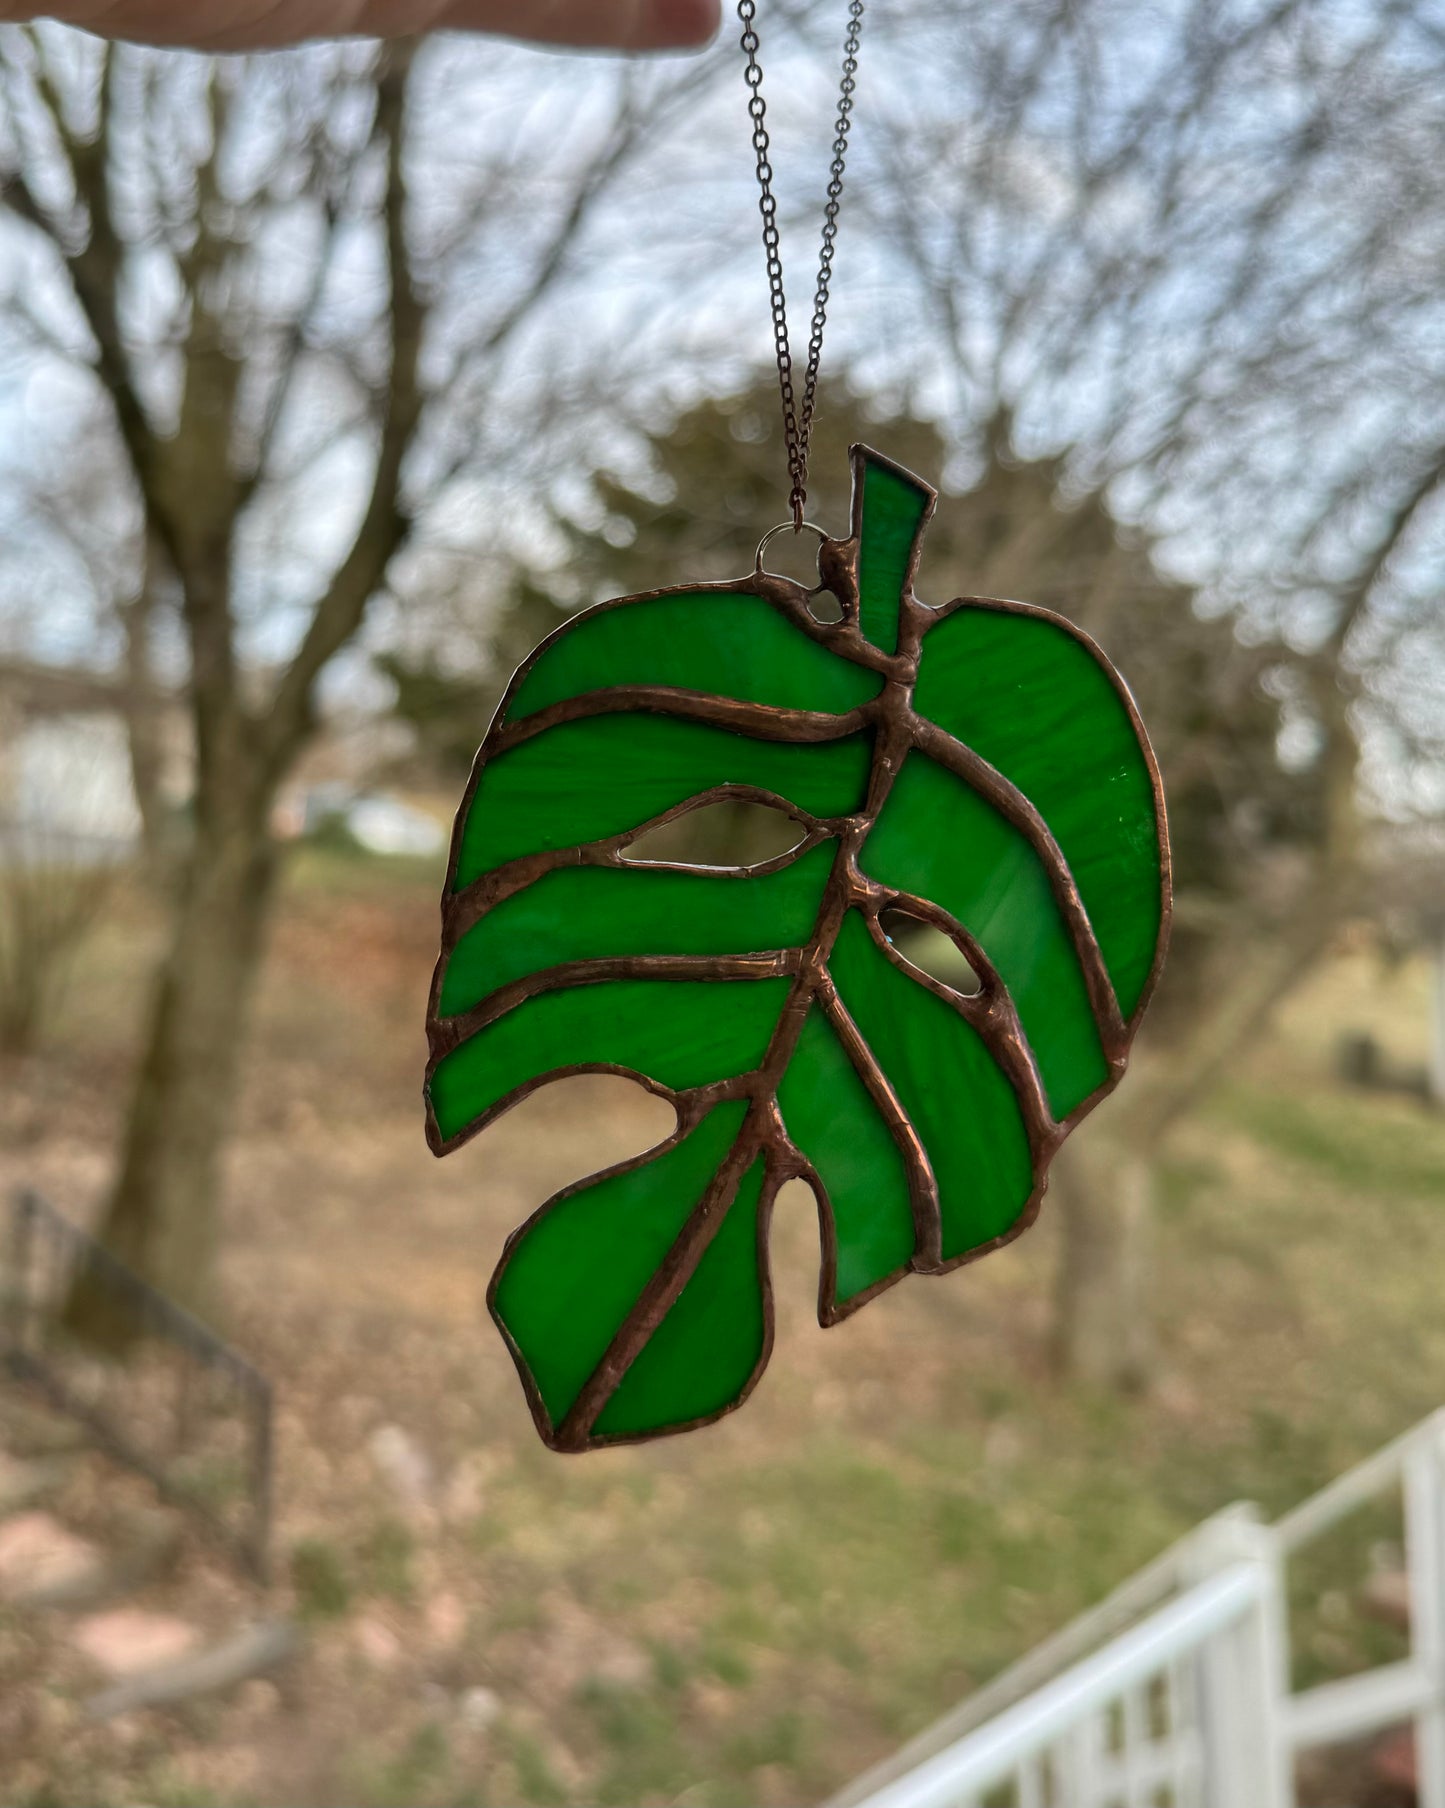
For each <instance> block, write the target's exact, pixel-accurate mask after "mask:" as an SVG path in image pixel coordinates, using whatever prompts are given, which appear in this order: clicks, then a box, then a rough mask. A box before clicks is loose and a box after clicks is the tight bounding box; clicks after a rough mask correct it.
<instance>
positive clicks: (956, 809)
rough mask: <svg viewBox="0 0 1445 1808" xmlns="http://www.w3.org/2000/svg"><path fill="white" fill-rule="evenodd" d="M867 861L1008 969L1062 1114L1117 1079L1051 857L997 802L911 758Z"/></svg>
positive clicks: (867, 847) (885, 880)
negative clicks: (1054, 882) (1045, 858)
mask: <svg viewBox="0 0 1445 1808" xmlns="http://www.w3.org/2000/svg"><path fill="white" fill-rule="evenodd" d="M860 863H861V865H862V866H863V869H864V871H865V872H866V873H867V874H868V875H869V877H870V878H873V879H876V880H878V881H879V882H880V883H881V884H883V885H889V886H895V887H897V889H898V890H900V891H907V892H913V893H914V894H915V895H917V896H919V897H924V898H928V899H931V900H932V902H933V903H935V904H938V905H940V906H941V907H942V908H943V909H944V910H946V911H947V912H948V913H949V915H950V916H952V917H955V918H956V919H957V920H958V922H960V923H961V924H962V925H963V927H964V928H965V929H967V930H968V932H969V933H970V934H971V935H972V936H973V937H974V938H975V939H976V940H977V942H978V944H979V946H980V947H981V948H982V949H983V951H984V953H985V954H986V955H987V956H988V958H989V959H990V960H991V961H992V962H993V964H994V965H995V967H997V968H998V972H999V977H1000V978H1001V979H1002V980H1003V982H1004V984H1005V985H1006V986H1007V987H1008V991H1009V996H1010V997H1011V998H1012V1000H1013V1004H1014V1009H1015V1010H1016V1011H1017V1012H1018V1015H1019V1021H1020V1023H1021V1024H1022V1025H1023V1031H1024V1034H1025V1036H1026V1037H1027V1038H1028V1042H1029V1046H1030V1048H1031V1049H1032V1050H1033V1054H1034V1059H1035V1060H1036V1061H1037V1063H1038V1067H1039V1073H1040V1076H1041V1077H1042V1079H1043V1082H1044V1091H1045V1092H1046V1094H1047V1095H1048V1100H1049V1108H1050V1110H1051V1111H1052V1112H1053V1114H1054V1116H1055V1117H1056V1118H1058V1119H1060V1120H1062V1119H1063V1118H1065V1117H1067V1116H1068V1114H1069V1113H1070V1112H1071V1111H1072V1110H1073V1109H1074V1108H1075V1106H1077V1105H1079V1104H1081V1103H1082V1102H1083V1100H1084V1099H1086V1098H1087V1097H1088V1096H1089V1094H1090V1093H1092V1092H1094V1091H1095V1090H1097V1088H1098V1087H1100V1086H1102V1085H1103V1084H1104V1082H1105V1081H1106V1080H1107V1079H1108V1077H1109V1068H1108V1063H1107V1061H1106V1060H1105V1058H1104V1050H1103V1045H1102V1043H1101V1042H1100V1039H1099V1027H1098V1023H1097V1021H1096V1019H1095V1017H1094V1009H1093V1005H1092V1004H1091V1003H1090V1000H1089V994H1088V991H1087V989H1086V987H1085V984H1084V976H1083V972H1082V970H1081V968H1080V966H1079V960H1078V955H1077V954H1076V952H1075V950H1074V944H1073V941H1072V938H1071V937H1070V935H1069V932H1068V929H1067V928H1066V926H1065V924H1064V919H1063V916H1062V914H1061V913H1060V911H1059V907H1058V904H1057V902H1056V900H1055V898H1054V894H1053V891H1052V889H1051V887H1050V884H1049V877H1048V874H1047V872H1046V870H1045V868H1044V865H1043V862H1042V861H1041V860H1040V859H1039V857H1038V855H1037V854H1036V853H1035V852H1034V850H1033V848H1032V847H1031V846H1030V845H1029V843H1028V841H1027V840H1026V838H1025V837H1024V836H1023V835H1022V834H1021V833H1020V832H1019V831H1018V830H1017V829H1016V828H1014V826H1013V824H1012V823H1010V822H1008V821H1007V820H1006V819H1005V818H1004V817H1003V816H1001V815H1000V814H999V812H998V811H997V810H996V809H994V807H993V805H992V804H990V803H988V802H987V801H986V800H985V799H984V798H982V797H980V796H979V795H978V793H977V792H976V791H974V790H972V789H971V788H970V787H969V786H968V785H966V784H965V783H964V782H963V780H962V779H959V778H955V777H954V775H953V774H952V773H951V772H946V771H945V770H944V769H943V767H941V766H939V765H937V764H936V763H935V762H934V761H933V760H930V759H928V758H927V757H926V755H924V754H921V753H917V752H914V753H910V754H909V755H908V757H907V758H906V759H905V760H904V762H903V766H902V768H901V770H900V771H899V774H898V777H897V778H896V780H895V781H894V785H893V789H892V791H891V792H890V793H889V795H888V801H887V802H886V803H885V804H884V806H883V809H882V811H881V813H880V814H879V818H878V821H877V822H876V823H875V824H874V826H873V830H872V833H871V834H870V835H869V836H868V839H867V841H866V842H865V843H864V844H863V851H862V853H861V855H860Z"/></svg>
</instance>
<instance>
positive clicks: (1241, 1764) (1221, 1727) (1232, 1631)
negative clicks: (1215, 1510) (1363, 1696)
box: [1193, 1514, 1294, 1808]
mask: <svg viewBox="0 0 1445 1808" xmlns="http://www.w3.org/2000/svg"><path fill="white" fill-rule="evenodd" d="M1193 1561H1194V1565H1197V1568H1198V1573H1199V1574H1200V1575H1201V1576H1204V1575H1210V1574H1213V1573H1215V1572H1216V1571H1218V1570H1219V1569H1221V1568H1223V1567H1225V1566H1226V1565H1228V1564H1236V1563H1240V1562H1248V1563H1253V1564H1257V1565H1258V1566H1259V1567H1260V1569H1261V1571H1262V1572H1263V1576H1264V1581H1265V1586H1264V1588H1263V1590H1262V1592H1261V1595H1260V1598H1259V1601H1258V1602H1257V1603H1256V1605H1255V1606H1254V1607H1253V1608H1252V1609H1251V1611H1250V1612H1249V1613H1248V1614H1247V1615H1245V1617H1244V1618H1243V1619H1242V1620H1241V1621H1239V1622H1238V1624H1236V1625H1234V1626H1229V1627H1226V1628H1225V1629H1224V1630H1223V1631H1222V1632H1218V1633H1215V1634H1214V1636H1213V1637H1212V1638H1211V1639H1210V1640H1209V1642H1208V1643H1207V1645H1205V1647H1204V1648H1203V1650H1202V1651H1201V1652H1200V1656H1199V1695H1200V1699H1199V1728H1200V1742H1201V1750H1202V1757H1203V1777H1202V1783H1203V1799H1204V1801H1205V1803H1206V1804H1207V1808H1293V1805H1294V1777H1293V1768H1292V1757H1291V1753H1290V1750H1289V1747H1288V1742H1287V1738H1286V1727H1285V1707H1286V1703H1287V1702H1288V1699H1289V1643H1288V1630H1287V1621H1286V1616H1285V1603H1284V1582H1283V1565H1282V1563H1281V1560H1280V1555H1279V1548H1278V1545H1277V1543H1276V1541H1275V1539H1274V1536H1273V1534H1272V1533H1271V1531H1270V1528H1269V1527H1268V1526H1265V1525H1261V1524H1260V1523H1259V1522H1258V1520H1257V1519H1254V1518H1251V1517H1246V1516H1245V1515H1243V1514H1234V1515H1230V1516H1228V1517H1221V1518H1219V1519H1217V1520H1213V1521H1211V1522H1210V1523H1209V1524H1207V1525H1206V1526H1203V1527H1201V1529H1200V1539H1199V1544H1198V1547H1197V1550H1196V1553H1195V1556H1194V1560H1193Z"/></svg>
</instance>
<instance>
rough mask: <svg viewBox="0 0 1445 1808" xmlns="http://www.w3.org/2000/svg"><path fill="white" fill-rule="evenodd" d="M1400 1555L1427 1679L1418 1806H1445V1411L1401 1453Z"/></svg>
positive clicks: (1418, 1727)
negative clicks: (1402, 1530)
mask: <svg viewBox="0 0 1445 1808" xmlns="http://www.w3.org/2000/svg"><path fill="white" fill-rule="evenodd" d="M1404 1483H1405V1487H1404V1494H1405V1556H1406V1567H1407V1569H1408V1572H1409V1581H1410V1644H1411V1649H1412V1654H1413V1656H1414V1659H1415V1661H1416V1663H1417V1664H1418V1665H1419V1666H1420V1668H1421V1669H1422V1670H1423V1671H1424V1672H1425V1673H1426V1675H1427V1676H1428V1678H1429V1683H1430V1703H1429V1706H1428V1707H1426V1708H1424V1709H1422V1710H1421V1712H1420V1713H1419V1714H1418V1715H1417V1716H1416V1718H1415V1761H1416V1764H1417V1766H1418V1769H1419V1803H1420V1808H1445V1415H1441V1414H1437V1415H1436V1417H1435V1421H1434V1424H1433V1426H1432V1434H1431V1436H1430V1437H1429V1438H1428V1439H1427V1440H1424V1441H1422V1442H1421V1443H1419V1444H1417V1445H1416V1446H1415V1448H1414V1449H1413V1450H1411V1452H1410V1454H1409V1456H1408V1457H1407V1458H1406V1459H1405V1476H1404Z"/></svg>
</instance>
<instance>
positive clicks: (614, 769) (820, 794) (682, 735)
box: [456, 713, 873, 887]
mask: <svg viewBox="0 0 1445 1808" xmlns="http://www.w3.org/2000/svg"><path fill="white" fill-rule="evenodd" d="M872 750H873V738H872V734H871V732H869V731H864V732H862V733H859V734H854V735H848V736H845V737H844V739H842V740H840V741H823V742H819V743H815V744H810V745H807V746H795V745H790V744H788V743H787V742H783V741H757V740H752V739H750V738H749V737H747V736H746V735H738V734H733V733H731V732H730V731H729V730H727V729H725V728H714V727H713V726H712V725H711V724H709V723H705V722H685V721H679V720H678V719H677V718H676V717H672V716H652V715H642V714H632V713H625V714H621V715H608V716H589V717H585V718H584V719H583V720H581V721H578V722H564V723H561V724H559V725H558V726H557V727H556V728H549V729H547V730H546V732H545V733H543V734H539V735H537V736H535V737H534V738H533V739H532V740H530V741H523V742H522V744H521V745H520V746H519V747H514V748H512V749H511V750H510V751H509V752H507V753H503V754H498V755H497V756H496V757H495V758H494V759H492V760H490V761H489V762H488V764H487V766H486V768H485V769H484V771H483V772H482V776H481V779H480V782H479V783H478V785H477V790H476V794H475V796H474V798H473V800H472V807H471V810H470V812H469V814H468V817H467V824H466V828H465V830H464V831H463V834H462V845H461V853H460V856H459V859H458V863H457V878H456V883H457V886H458V887H461V886H463V885H466V884H468V883H469V882H470V881H471V880H473V879H475V878H476V877H477V875H478V874H479V873H483V872H486V871H488V870H489V869H490V868H491V867H494V866H500V865H501V864H502V862H503V861H506V860H512V859H515V858H516V857H517V856H518V855H519V854H532V853H537V852H539V851H540V850H542V849H544V848H558V847H573V846H575V845H576V844H577V843H579V842H583V841H597V840H600V839H601V838H602V837H604V836H607V835H618V834H621V833H622V831H623V830H625V829H631V828H636V827H638V826H639V825H640V824H641V823H644V822H646V821H648V820H649V819H650V818H651V817H654V816H658V815H661V813H662V812H663V811H664V810H667V809H670V808H671V807H672V806H673V805H674V804H677V803H681V802H682V801H683V800H684V799H685V798H689V797H693V796H696V794H697V793H698V792H700V791H706V790H710V789H711V788H712V787H713V786H714V785H726V784H736V785H756V786H758V787H760V788H761V789H763V790H767V791H775V792H777V793H778V795H779V796H781V797H786V798H788V799H790V800H791V801H792V802H793V803H795V804H798V805H799V806H800V807H801V808H802V809H804V810H808V811H811V812H812V813H813V814H814V815H816V816H838V815H843V814H845V813H846V812H847V811H850V810H855V809H857V808H858V806H859V804H860V802H861V800H862V797H863V795H864V791H865V788H866V786H867V782H868V765H869V761H870V759H871V757H872Z"/></svg>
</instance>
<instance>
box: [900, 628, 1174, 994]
mask: <svg viewBox="0 0 1445 1808" xmlns="http://www.w3.org/2000/svg"><path fill="white" fill-rule="evenodd" d="M914 700H915V702H916V704H917V707H918V709H919V710H920V712H921V713H922V714H924V715H926V716H931V717H932V719H933V720H934V721H935V722H937V723H938V724H939V725H940V727H943V728H946V729H947V730H948V731H949V733H950V734H953V735H957V736H958V738H959V740H961V741H966V742H967V743H968V745H969V746H970V747H972V748H973V749H974V751H975V752H977V753H979V754H981V755H982V756H983V758H984V759H986V760H987V761H988V763H989V764H990V765H991V766H994V767H996V768H997V770H998V771H1000V772H1001V773H1003V775H1004V777H1005V778H1007V779H1010V780H1011V781H1012V782H1013V783H1014V784H1015V785H1017V786H1018V788H1019V790H1020V791H1022V792H1023V794H1024V796H1025V797H1027V798H1028V799H1029V801H1030V802H1031V803H1032V804H1033V805H1034V807H1035V809H1037V810H1038V812H1039V814H1040V815H1041V816H1042V817H1043V819H1044V821H1045V822H1046V823H1047V824H1048V825H1049V828H1050V830H1051V831H1052V833H1053V837H1054V839H1055V841H1057V842H1058V844H1059V847H1060V848H1061V849H1062V851H1063V855H1064V858H1065V860H1067V861H1068V863H1069V870H1070V871H1071V872H1072V873H1073V875H1074V883H1075V884H1076V885H1077V886H1078V888H1079V895H1080V896H1081V897H1082V898H1083V900H1084V908H1085V909H1086V910H1087V911H1088V913H1089V920H1090V922H1091V923H1092V924H1093V926H1094V934H1095V935H1096V936H1097V937H1098V940H1099V947H1100V949H1101V950H1102V952H1103V955H1104V962H1105V965H1106V966H1107V967H1108V969H1109V973H1110V976H1111V977H1112V979H1113V981H1114V991H1115V993H1116V994H1117V996H1118V1000H1119V1009H1120V1010H1121V1011H1122V1012H1123V1013H1124V1015H1125V1016H1126V1017H1127V1016H1129V1015H1130V1013H1131V1012H1132V1011H1133V1009H1134V1007H1135V1005H1136V1004H1138V1002H1139V996H1140V994H1141V992H1142V991H1143V989H1144V983H1145V981H1146V980H1147V979H1148V977H1149V970H1150V968H1151V967H1152V966H1153V964H1154V950H1155V947H1156V945H1157V943H1158V940H1159V923H1160V885H1159V834H1158V827H1157V824H1156V822H1155V816H1154V791H1153V786H1152V785H1151V783H1150V779H1149V768H1148V766H1147V764H1146V762H1145V759H1144V753H1143V749H1142V748H1141V747H1140V745H1139V738H1138V736H1137V734H1136V733H1135V732H1134V724H1133V722H1132V721H1131V720H1130V718H1129V712H1128V710H1127V709H1126V708H1125V706H1124V704H1123V702H1122V701H1121V699H1120V697H1119V694H1118V692H1117V691H1116V690H1115V688H1114V685H1113V683H1112V681H1111V680H1110V678H1109V675H1108V673H1107V672H1105V671H1104V670H1103V668H1102V667H1101V666H1100V664H1099V662H1098V660H1097V659H1095V657H1094V656H1093V654H1092V653H1091V652H1090V651H1089V649H1088V648H1087V647H1086V646H1084V645H1083V643H1082V642H1081V641H1079V640H1077V639H1075V637H1074V636H1073V635H1072V634H1070V633H1068V632H1067V631H1066V630H1065V629H1063V628H1059V627H1056V626H1055V625H1054V624H1053V623H1052V622H1049V621H1045V620H1043V619H1041V618H1040V617H1037V616H1028V615H1014V614H1009V613H1007V612H1005V611H1002V610H998V609H979V608H965V609H959V610H957V611H955V613H954V614H952V615H949V616H947V617H945V618H944V620H943V621H941V622H939V623H938V625H937V626H936V627H934V628H932V629H930V631H929V633H928V635H927V637H926V638H925V640H924V643H923V659H922V664H921V666H920V670H919V676H918V686H917V690H916V692H915V695H914Z"/></svg>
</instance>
